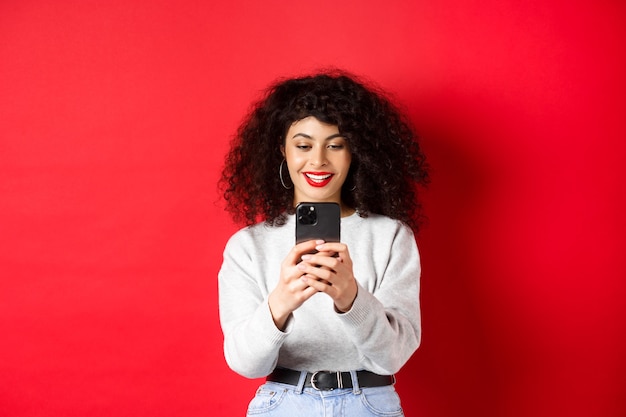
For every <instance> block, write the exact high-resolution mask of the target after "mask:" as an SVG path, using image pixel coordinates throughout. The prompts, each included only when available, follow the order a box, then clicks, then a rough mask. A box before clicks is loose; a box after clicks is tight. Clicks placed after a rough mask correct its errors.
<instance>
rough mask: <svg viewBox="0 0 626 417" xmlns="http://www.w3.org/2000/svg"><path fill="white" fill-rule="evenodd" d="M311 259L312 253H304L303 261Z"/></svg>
mask: <svg viewBox="0 0 626 417" xmlns="http://www.w3.org/2000/svg"><path fill="white" fill-rule="evenodd" d="M309 259H311V255H302V260H303V261H308V260H309Z"/></svg>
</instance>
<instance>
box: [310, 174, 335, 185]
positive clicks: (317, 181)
mask: <svg viewBox="0 0 626 417" xmlns="http://www.w3.org/2000/svg"><path fill="white" fill-rule="evenodd" d="M332 177H333V174H331V173H329V172H305V173H304V178H305V179H306V181H307V182H308V183H309V185H312V186H313V187H323V186H325V185H326V184H328V183H329V182H330V180H331V179H332Z"/></svg>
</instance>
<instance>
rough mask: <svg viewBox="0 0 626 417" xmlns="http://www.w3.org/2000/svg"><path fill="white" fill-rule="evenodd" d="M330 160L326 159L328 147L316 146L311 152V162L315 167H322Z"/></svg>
mask: <svg viewBox="0 0 626 417" xmlns="http://www.w3.org/2000/svg"><path fill="white" fill-rule="evenodd" d="M327 162H328V160H327V159H326V148H324V147H323V146H319V147H315V148H313V149H312V152H311V159H309V163H310V164H311V166H314V167H322V166H324V165H326V164H327Z"/></svg>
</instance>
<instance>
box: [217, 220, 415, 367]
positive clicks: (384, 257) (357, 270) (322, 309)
mask: <svg viewBox="0 0 626 417" xmlns="http://www.w3.org/2000/svg"><path fill="white" fill-rule="evenodd" d="M294 236H295V217H294V216H293V215H292V216H289V218H288V221H287V224H285V225H284V226H279V227H271V226H267V225H265V224H263V223H260V224H257V225H254V226H251V227H246V228H244V229H242V230H240V231H238V232H237V233H235V234H234V235H233V236H232V237H231V238H230V240H229V241H228V243H227V244H226V248H225V250H224V262H223V264H222V268H221V270H220V272H219V276H218V282H219V312H220V321H221V326H222V331H223V333H224V355H225V358H226V362H227V363H228V365H229V366H230V367H231V369H233V370H234V371H235V372H237V373H239V374H241V375H243V376H245V377H248V378H260V377H264V376H266V375H268V374H269V373H271V372H272V370H273V369H274V368H275V367H276V366H281V367H285V368H291V369H295V370H306V371H310V372H315V371H319V370H330V371H350V370H361V369H365V370H369V371H372V372H376V373H379V374H385V375H389V374H394V373H396V372H397V371H398V370H399V369H400V368H401V367H402V366H403V365H404V364H405V363H406V361H407V360H408V359H409V358H410V357H411V355H412V354H413V352H414V351H415V350H416V349H417V347H418V346H419V344H420V337H421V324H420V308H419V279H420V259H419V253H418V250H417V245H416V243H415V238H414V236H413V232H412V231H411V229H410V228H408V227H407V226H405V225H404V224H403V223H401V222H399V221H396V220H392V219H390V218H388V217H385V216H379V215H370V216H369V217H367V218H362V217H359V216H358V214H353V215H352V216H349V217H345V218H342V219H341V241H342V243H345V244H346V245H347V246H348V251H349V253H350V257H351V258H352V262H353V271H354V276H355V277H356V279H357V281H358V293H357V297H356V299H355V301H354V304H353V306H352V308H351V309H350V311H348V312H346V313H338V312H337V311H336V310H335V309H334V307H333V300H332V299H331V298H330V297H329V296H328V295H326V294H324V293H318V294H315V295H314V296H313V297H311V298H310V299H309V300H308V301H306V302H305V303H304V304H303V305H302V306H301V307H300V308H298V309H297V310H296V311H294V312H293V314H292V316H291V317H290V318H289V319H288V321H287V325H286V327H285V329H284V331H281V330H279V329H278V328H277V327H276V326H275V324H274V321H273V320H272V315H271V313H270V309H269V306H268V302H267V299H268V295H269V294H270V292H271V291H272V290H273V289H274V288H275V287H276V284H277V282H278V279H279V276H280V264H281V262H282V261H283V260H284V259H285V257H286V256H287V254H288V252H289V251H290V250H291V248H292V247H293V246H294V243H295V242H294V241H295V237H294Z"/></svg>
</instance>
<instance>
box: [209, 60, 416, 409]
mask: <svg viewBox="0 0 626 417" xmlns="http://www.w3.org/2000/svg"><path fill="white" fill-rule="evenodd" d="M427 178H428V175H427V170H426V164H425V160H424V156H423V154H422V152H421V149H420V147H419V145H418V143H417V142H416V137H415V135H414V133H413V131H412V129H411V128H410V126H409V124H408V123H407V122H406V121H405V119H404V118H403V116H402V115H401V114H400V113H399V112H398V111H397V109H396V108H395V107H394V106H393V105H392V103H391V102H390V101H389V100H388V99H387V98H386V96H385V94H384V93H382V92H381V91H379V90H377V89H375V88H373V87H371V86H366V84H365V83H363V82H362V81H359V80H358V79H357V78H356V77H354V76H351V75H348V74H345V73H340V72H326V73H319V74H314V75H311V76H306V77H301V78H294V79H287V80H282V81H280V82H278V83H276V84H274V85H273V86H271V87H270V88H269V89H268V90H267V92H266V94H265V96H264V97H263V98H262V99H261V100H260V101H259V102H258V103H256V105H255V106H254V107H253V109H252V111H251V112H250V114H249V115H248V116H247V118H246V119H245V120H244V122H243V123H242V125H241V126H240V128H239V130H238V133H237V135H236V137H235V139H234V141H233V143H232V144H231V149H230V151H229V153H228V155H227V158H226V164H225V169H224V171H223V174H222V179H221V185H222V187H223V191H224V197H225V200H226V203H227V208H228V209H229V211H230V213H231V214H232V216H233V218H234V219H235V220H236V221H239V222H242V223H245V224H246V227H245V228H244V229H242V230H240V231H239V232H237V233H236V234H234V235H233V236H232V237H231V239H230V240H229V241H228V243H227V245H226V248H225V251H224V263H223V265H222V268H221V270H220V272H219V303H220V320H221V325H222V330H223V333H224V353H225V357H226V361H227V363H228V365H229V366H230V367H231V368H232V369H233V370H234V371H235V372H237V373H239V374H241V375H243V376H246V377H249V378H259V377H267V380H266V382H265V383H264V384H263V385H262V386H261V387H259V389H258V391H257V393H256V396H255V397H254V399H253V400H252V401H251V403H250V405H249V407H248V415H258V416H289V417H293V416H296V415H300V416H329V415H341V416H347V417H349V416H378V415H385V416H402V415H403V412H402V408H401V406H400V401H399V398H398V396H397V394H396V392H395V389H394V386H393V384H394V383H395V377H394V376H393V375H394V374H395V373H396V372H397V371H398V370H399V369H400V368H401V367H402V366H403V365H404V364H405V363H406V361H407V360H408V359H409V358H410V356H411V355H412V354H413V352H414V351H415V350H416V349H417V347H418V346H419V343H420V335H421V325H420V310H419V301H418V296H419V276H420V263H419V254H418V250H417V247H416V244H415V239H414V235H413V231H412V229H413V230H416V229H417V226H418V220H419V218H420V214H421V206H420V204H419V201H418V199H417V190H416V185H424V184H425V183H426V182H427ZM300 202H334V203H337V204H339V205H340V208H341V216H342V218H341V237H342V239H341V242H340V243H339V242H324V241H320V240H317V241H307V242H303V243H300V244H297V245H295V244H294V241H295V238H294V230H295V219H294V208H295V207H296V205H297V204H298V203H300ZM312 252H314V253H315V254H311V253H312ZM322 371H323V372H322ZM296 413H297V414H296Z"/></svg>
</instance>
